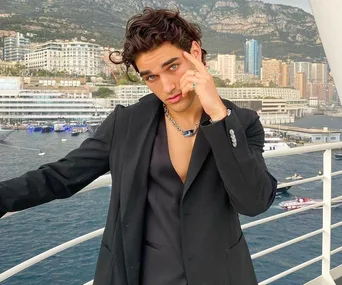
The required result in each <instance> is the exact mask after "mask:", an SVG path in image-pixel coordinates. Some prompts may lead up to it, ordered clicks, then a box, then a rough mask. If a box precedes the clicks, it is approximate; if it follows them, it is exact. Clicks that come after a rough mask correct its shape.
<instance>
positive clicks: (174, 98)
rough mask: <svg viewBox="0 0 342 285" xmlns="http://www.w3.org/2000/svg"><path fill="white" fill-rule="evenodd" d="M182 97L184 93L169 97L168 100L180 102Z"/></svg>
mask: <svg viewBox="0 0 342 285" xmlns="http://www.w3.org/2000/svg"><path fill="white" fill-rule="evenodd" d="M181 99H182V93H180V94H177V95H174V96H172V97H169V98H167V100H168V101H169V102H170V103H172V104H174V103H177V102H179V101H180V100H181Z"/></svg>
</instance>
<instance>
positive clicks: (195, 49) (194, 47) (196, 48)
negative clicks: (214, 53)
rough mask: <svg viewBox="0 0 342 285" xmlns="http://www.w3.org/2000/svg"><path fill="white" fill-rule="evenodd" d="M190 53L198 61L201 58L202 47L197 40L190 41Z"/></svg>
mask: <svg viewBox="0 0 342 285" xmlns="http://www.w3.org/2000/svg"><path fill="white" fill-rule="evenodd" d="M190 54H192V55H193V56H194V57H195V58H197V59H198V60H199V61H201V60H202V49H201V47H200V45H199V44H198V42H196V41H192V43H191V48H190Z"/></svg>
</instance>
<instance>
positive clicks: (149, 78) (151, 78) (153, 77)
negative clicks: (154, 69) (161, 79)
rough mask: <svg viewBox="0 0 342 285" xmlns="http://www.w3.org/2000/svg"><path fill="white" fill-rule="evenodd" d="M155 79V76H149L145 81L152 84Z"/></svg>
mask: <svg viewBox="0 0 342 285" xmlns="http://www.w3.org/2000/svg"><path fill="white" fill-rule="evenodd" d="M155 79H156V76H155V75H149V76H147V77H146V78H145V80H146V81H149V82H152V81H154V80H155Z"/></svg>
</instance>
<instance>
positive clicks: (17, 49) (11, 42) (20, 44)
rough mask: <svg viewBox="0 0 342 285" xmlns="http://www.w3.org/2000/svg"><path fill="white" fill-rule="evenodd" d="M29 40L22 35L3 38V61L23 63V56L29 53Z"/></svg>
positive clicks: (17, 34)
mask: <svg viewBox="0 0 342 285" xmlns="http://www.w3.org/2000/svg"><path fill="white" fill-rule="evenodd" d="M29 45H30V40H29V39H28V38H25V37H24V36H23V35H22V34H20V33H18V32H17V33H16V35H15V36H10V37H5V38H4V48H3V59H4V60H5V61H17V62H18V61H23V60H24V55H25V54H27V53H28V52H30V49H29Z"/></svg>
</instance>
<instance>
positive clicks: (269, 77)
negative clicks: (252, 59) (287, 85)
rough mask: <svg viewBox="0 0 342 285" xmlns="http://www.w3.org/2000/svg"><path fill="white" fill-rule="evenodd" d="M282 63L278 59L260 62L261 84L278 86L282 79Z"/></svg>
mask: <svg viewBox="0 0 342 285" xmlns="http://www.w3.org/2000/svg"><path fill="white" fill-rule="evenodd" d="M281 72H282V61H281V60H278V59H268V60H263V61H262V83H263V84H264V85H270V84H271V83H273V84H275V85H277V86H279V85H280V83H281V78H282V74H281Z"/></svg>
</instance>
